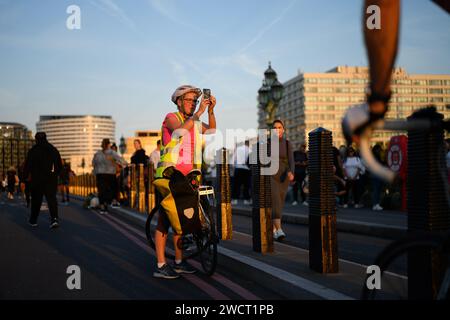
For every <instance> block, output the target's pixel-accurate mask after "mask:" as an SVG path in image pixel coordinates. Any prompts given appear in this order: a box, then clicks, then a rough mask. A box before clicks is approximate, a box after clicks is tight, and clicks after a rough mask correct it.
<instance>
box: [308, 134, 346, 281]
mask: <svg viewBox="0 0 450 320" xmlns="http://www.w3.org/2000/svg"><path fill="white" fill-rule="evenodd" d="M308 176H309V178H308V179H309V200H308V203H309V267H310V268H311V269H313V270H315V271H317V272H320V273H336V272H338V270H339V264H338V254H337V232H336V200H335V195H334V188H333V185H334V178H333V154H332V135H331V131H328V130H326V129H324V128H317V129H316V130H314V131H312V132H310V133H309V156H308Z"/></svg>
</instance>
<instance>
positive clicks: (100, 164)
mask: <svg viewBox="0 0 450 320" xmlns="http://www.w3.org/2000/svg"><path fill="white" fill-rule="evenodd" d="M101 148H102V149H101V150H99V151H97V152H96V153H95V155H94V158H93V159H92V166H93V167H94V174H95V177H96V180H97V190H98V198H99V202H100V214H106V213H107V211H108V205H109V204H111V202H112V200H113V198H114V186H115V183H116V181H115V180H116V164H119V165H121V166H122V167H124V166H126V165H127V163H126V162H125V160H123V158H122V157H121V156H119V155H118V154H117V152H115V151H114V150H112V149H111V142H110V141H109V139H103V141H102V145H101Z"/></svg>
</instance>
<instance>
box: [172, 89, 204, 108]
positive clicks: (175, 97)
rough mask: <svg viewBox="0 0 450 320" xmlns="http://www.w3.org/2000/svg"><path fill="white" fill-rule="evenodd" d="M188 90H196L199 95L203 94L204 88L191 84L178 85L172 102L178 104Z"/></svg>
mask: <svg viewBox="0 0 450 320" xmlns="http://www.w3.org/2000/svg"><path fill="white" fill-rule="evenodd" d="M188 92H195V93H196V94H197V95H198V96H199V97H200V96H201V95H202V90H201V89H200V88H197V87H194V86H190V85H184V86H180V87H178V88H177V89H176V90H175V92H174V93H173V94H172V102H173V103H175V104H177V100H178V98H179V97H181V96H183V95H184V94H186V93H188Z"/></svg>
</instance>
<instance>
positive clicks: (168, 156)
mask: <svg viewBox="0 0 450 320" xmlns="http://www.w3.org/2000/svg"><path fill="white" fill-rule="evenodd" d="M174 114H175V116H176V117H177V118H178V120H179V121H180V122H181V124H183V123H184V122H185V121H184V119H183V117H182V116H181V113H180V112H175V113H174ZM162 132H163V130H162V129H161V133H162ZM182 143H183V137H182V136H181V137H179V136H176V135H173V134H172V137H171V139H170V141H169V142H168V143H167V144H166V145H164V144H163V143H162V141H161V158H160V160H159V162H158V166H157V168H156V174H155V178H162V177H163V173H164V170H166V169H167V168H169V167H176V165H177V163H178V158H179V153H180V147H181V145H182ZM201 149H202V140H201V122H200V121H194V150H192V151H193V157H192V161H193V169H200V168H201V165H202V151H201Z"/></svg>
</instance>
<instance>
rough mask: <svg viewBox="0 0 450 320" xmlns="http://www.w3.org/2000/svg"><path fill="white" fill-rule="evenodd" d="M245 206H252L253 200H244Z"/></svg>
mask: <svg viewBox="0 0 450 320" xmlns="http://www.w3.org/2000/svg"><path fill="white" fill-rule="evenodd" d="M244 204H245V205H250V204H252V200H244Z"/></svg>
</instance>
